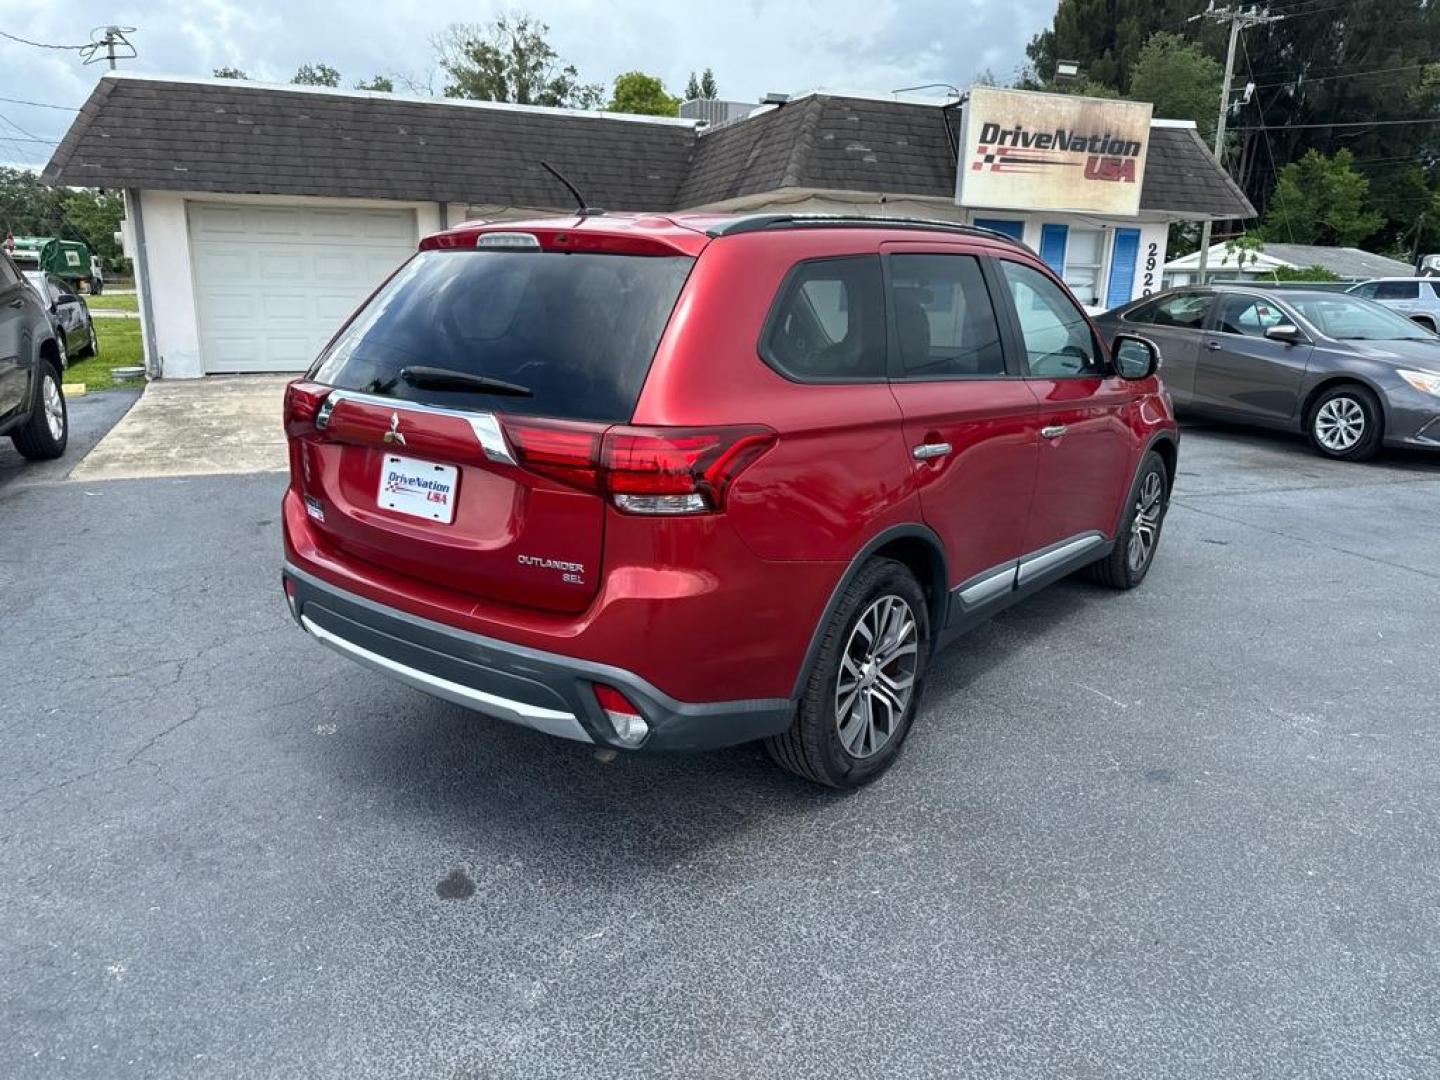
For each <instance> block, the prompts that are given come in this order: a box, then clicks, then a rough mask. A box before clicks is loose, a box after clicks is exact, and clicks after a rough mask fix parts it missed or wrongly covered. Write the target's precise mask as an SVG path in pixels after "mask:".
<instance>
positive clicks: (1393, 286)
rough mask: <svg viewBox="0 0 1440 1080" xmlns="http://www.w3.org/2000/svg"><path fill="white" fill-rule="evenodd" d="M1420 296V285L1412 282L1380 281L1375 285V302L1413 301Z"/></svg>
mask: <svg viewBox="0 0 1440 1080" xmlns="http://www.w3.org/2000/svg"><path fill="white" fill-rule="evenodd" d="M1419 296H1420V285H1419V283H1418V282H1414V281H1380V282H1376V284H1375V299H1376V300H1415V299H1418V298H1419Z"/></svg>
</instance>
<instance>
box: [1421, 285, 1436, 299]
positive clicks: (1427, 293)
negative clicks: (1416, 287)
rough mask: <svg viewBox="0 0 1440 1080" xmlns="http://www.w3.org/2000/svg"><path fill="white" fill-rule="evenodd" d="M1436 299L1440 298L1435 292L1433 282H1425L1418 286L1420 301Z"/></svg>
mask: <svg viewBox="0 0 1440 1080" xmlns="http://www.w3.org/2000/svg"><path fill="white" fill-rule="evenodd" d="M1437 297H1440V293H1437V292H1436V291H1435V282H1433V281H1427V282H1425V283H1424V284H1422V285H1421V286H1420V299H1421V300H1434V299H1436V298H1437Z"/></svg>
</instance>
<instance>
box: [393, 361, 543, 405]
mask: <svg viewBox="0 0 1440 1080" xmlns="http://www.w3.org/2000/svg"><path fill="white" fill-rule="evenodd" d="M400 377H401V378H402V379H404V380H405V381H406V382H407V383H409V384H410V385H411V386H414V387H419V388H420V389H424V390H459V391H466V390H468V391H471V392H473V393H477V394H503V395H506V396H507V397H534V396H535V392H534V391H533V390H531V389H530V388H529V387H528V386H521V385H520V384H519V383H513V382H506V381H505V380H504V379H492V378H490V376H488V375H475V374H472V373H471V372H468V371H455V370H454V369H452V368H442V367H427V366H425V365H423V364H416V365H411V366H410V367H404V368H401V369H400Z"/></svg>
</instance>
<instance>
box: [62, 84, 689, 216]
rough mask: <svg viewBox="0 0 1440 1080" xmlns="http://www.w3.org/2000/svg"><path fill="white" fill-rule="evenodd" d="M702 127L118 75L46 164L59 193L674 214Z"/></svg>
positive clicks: (98, 94)
mask: <svg viewBox="0 0 1440 1080" xmlns="http://www.w3.org/2000/svg"><path fill="white" fill-rule="evenodd" d="M694 144H695V135H694V129H693V126H691V125H689V124H682V123H676V122H669V123H657V122H638V121H634V120H628V119H612V118H607V117H603V116H596V115H594V114H585V113H579V112H573V111H567V110H546V109H519V108H514V107H505V106H494V105H483V106H482V105H469V104H463V103H458V102H426V101H414V100H407V99H405V98H389V97H387V96H386V95H381V94H355V93H343V94H338V93H318V92H316V91H314V90H309V89H302V88H293V87H274V86H254V85H247V84H245V83H244V82H239V81H236V80H226V79H216V80H184V81H181V80H168V79H148V78H138V77H134V76H124V77H119V78H117V77H113V76H107V77H105V78H102V79H101V80H100V83H99V85H98V86H96V88H95V90H94V92H93V93H92V94H91V95H90V99H89V100H88V101H87V102H86V103H85V105H84V107H83V108H82V109H81V110H80V116H79V118H78V119H77V120H76V122H75V124H74V125H73V126H72V127H71V129H70V131H69V132H68V133H67V134H66V136H65V138H64V139H63V140H62V141H61V143H60V145H59V146H58V147H56V149H55V154H54V156H53V157H52V158H51V160H50V163H49V165H47V166H46V168H45V172H44V179H45V180H46V181H47V182H49V183H55V184H75V185H89V186H94V185H100V186H104V187H117V188H118V187H132V188H166V189H171V190H189V191H215V192H226V193H233V194H243V193H264V194H275V195H321V196H336V197H352V198H370V199H400V200H406V201H416V200H424V201H433V202H466V201H475V202H481V201H485V202H496V203H502V204H513V205H516V206H535V207H554V206H565V205H568V204H569V195H568V194H566V192H565V191H564V189H563V188H561V187H560V186H559V185H558V184H557V183H556V181H555V180H554V178H553V177H551V176H550V175H549V174H548V173H546V172H545V170H544V169H543V168H541V166H540V161H541V160H542V159H543V160H545V161H548V162H550V163H551V164H552V165H554V166H555V167H556V168H557V169H559V170H560V171H561V172H562V173H565V174H566V175H567V176H569V177H570V178H571V179H572V180H573V181H574V182H575V183H576V184H577V186H579V187H580V188H581V189H582V190H583V191H584V192H585V196H586V198H587V199H588V200H589V201H590V202H592V203H593V204H594V205H596V206H602V207H605V208H607V209H613V210H653V209H656V208H657V207H660V208H664V207H668V206H670V205H671V204H672V203H673V202H674V200H675V192H676V190H677V188H678V187H679V186H680V181H681V180H682V179H683V178H684V176H685V172H686V169H687V168H688V166H689V163H690V156H691V152H692V150H693V148H694Z"/></svg>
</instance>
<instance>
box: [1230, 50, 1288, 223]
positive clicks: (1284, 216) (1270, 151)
mask: <svg viewBox="0 0 1440 1080" xmlns="http://www.w3.org/2000/svg"><path fill="white" fill-rule="evenodd" d="M1240 48H1241V49H1242V50H1243V51H1244V53H1245V70H1246V71H1249V70H1250V63H1251V61H1250V46H1249V45H1248V44H1246V42H1245V39H1244V38H1243V37H1242V38H1241V39H1240ZM1255 108H1256V110H1258V111H1259V113H1260V123H1262V124H1264V123H1265V106H1264V104H1263V103H1262V102H1261V101H1260V95H1259V94H1256V95H1255ZM1261 134H1262V135H1264V136H1265V153H1266V155H1268V156H1269V158H1270V171H1271V172H1272V173H1273V174H1274V176H1275V205H1276V206H1278V207H1279V208H1280V218H1281V220H1282V221H1284V222H1285V234H1286V235H1287V236H1289V237H1290V242H1291V243H1292V244H1293V243H1295V230H1294V229H1293V228H1291V226H1290V212H1289V211H1288V210H1287V209H1285V196H1284V195H1282V194H1281V193H1280V168H1279V166H1278V165H1276V164H1275V148H1274V146H1272V145H1271V144H1270V132H1269V130H1268V129H1267V130H1265V131H1262V132H1261Z"/></svg>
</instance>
